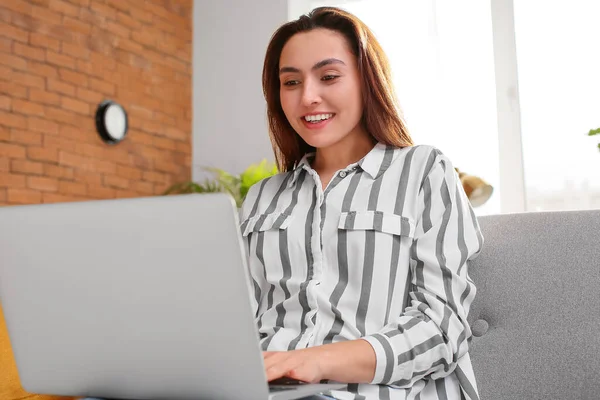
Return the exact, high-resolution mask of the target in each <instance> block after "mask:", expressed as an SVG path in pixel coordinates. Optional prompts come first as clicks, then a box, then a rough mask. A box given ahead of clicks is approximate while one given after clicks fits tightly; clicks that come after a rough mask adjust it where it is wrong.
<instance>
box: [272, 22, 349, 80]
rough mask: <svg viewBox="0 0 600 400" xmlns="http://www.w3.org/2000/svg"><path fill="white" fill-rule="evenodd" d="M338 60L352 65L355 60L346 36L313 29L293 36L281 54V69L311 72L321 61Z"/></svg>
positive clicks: (326, 30)
mask: <svg viewBox="0 0 600 400" xmlns="http://www.w3.org/2000/svg"><path fill="white" fill-rule="evenodd" d="M329 58H336V59H339V60H342V61H344V63H345V64H346V65H351V60H352V59H353V58H354V56H353V54H352V52H351V51H350V48H349V46H348V42H347V40H346V38H345V37H344V35H342V34H341V33H339V32H336V31H332V30H328V29H313V30H311V31H308V32H301V33H297V34H295V35H294V36H292V37H291V38H290V39H289V40H288V41H287V43H286V44H285V46H284V47H283V50H282V52H281V57H280V58H279V66H280V67H295V68H298V69H301V70H307V71H308V70H310V69H311V68H312V66H313V65H315V64H316V63H318V62H319V61H322V60H325V59H329Z"/></svg>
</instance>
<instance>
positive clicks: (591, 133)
mask: <svg viewBox="0 0 600 400" xmlns="http://www.w3.org/2000/svg"><path fill="white" fill-rule="evenodd" d="M594 135H600V128H598V129H590V131H589V132H588V136H594ZM598 150H600V143H598Z"/></svg>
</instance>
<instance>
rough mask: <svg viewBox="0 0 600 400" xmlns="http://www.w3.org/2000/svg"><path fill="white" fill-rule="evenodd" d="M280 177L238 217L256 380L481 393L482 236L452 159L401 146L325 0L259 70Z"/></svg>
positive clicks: (352, 21) (390, 94) (402, 395)
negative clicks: (254, 329) (478, 305)
mask: <svg viewBox="0 0 600 400" xmlns="http://www.w3.org/2000/svg"><path fill="white" fill-rule="evenodd" d="M263 91H264V94H265V99H266V101H267V114H268V121H269V127H270V135H271V140H272V143H273V149H274V152H275V157H276V159H277V163H278V165H279V170H280V171H281V173H280V174H278V175H275V176H273V177H270V178H267V179H265V180H263V181H261V182H260V183H259V184H257V185H255V186H253V187H252V188H251V189H250V191H249V193H248V195H247V197H246V200H245V202H244V204H243V207H242V210H241V221H242V224H241V229H242V232H243V236H244V237H245V239H246V244H247V248H248V250H249V255H250V260H249V267H250V275H251V277H252V281H253V287H254V295H255V296H254V308H255V317H256V322H257V325H258V328H259V332H260V335H261V345H262V348H263V350H264V351H265V353H264V360H265V369H266V373H267V377H268V379H269V380H273V379H278V378H280V377H283V376H285V377H290V378H295V379H300V380H304V381H309V382H319V381H321V380H333V381H338V382H344V383H349V386H348V390H347V391H345V392H344V391H333V392H331V395H332V396H334V397H335V398H340V399H354V398H367V399H380V398H388V399H406V398H415V397H420V399H421V400H434V399H436V400H437V399H442V398H452V399H455V398H456V399H458V398H466V399H470V400H475V399H478V394H477V389H476V384H475V378H474V373H473V370H472V368H471V362H470V358H469V354H468V348H469V338H470V336H471V331H470V328H469V326H468V324H467V323H466V317H467V314H468V311H469V307H470V304H471V302H472V301H473V297H474V295H475V287H474V285H473V282H472V281H471V280H470V279H469V277H468V264H469V262H470V260H472V259H474V258H475V257H476V256H477V254H478V253H479V251H480V250H481V247H482V244H483V238H482V236H481V233H480V231H479V226H478V224H477V220H476V218H475V216H474V213H473V210H472V209H471V206H470V204H469V201H468V199H467V198H466V195H465V193H464V190H463V188H462V186H461V185H460V181H459V179H458V176H457V174H456V172H455V169H454V167H453V166H452V163H451V162H450V160H449V159H448V157H446V156H445V155H444V154H443V153H442V152H441V151H439V150H438V149H436V148H434V147H431V146H413V142H412V139H411V136H410V134H409V133H408V130H407V128H406V126H405V123H404V121H403V118H402V116H401V112H400V109H399V107H398V104H397V101H396V96H395V93H394V90H393V87H392V84H391V76H390V69H389V65H388V61H387V57H386V56H385V54H384V52H383V51H382V49H381V46H380V45H379V43H378V42H377V40H376V39H375V37H374V36H373V34H372V32H371V31H370V30H369V28H367V26H366V25H365V24H364V23H362V22H361V21H360V20H359V19H358V18H356V17H355V16H354V15H352V14H350V13H348V12H345V11H343V10H341V9H338V8H334V7H322V8H317V9H315V10H313V11H312V12H310V13H309V14H307V15H304V16H301V17H300V18H299V19H298V20H295V21H292V22H290V23H287V24H285V25H283V26H282V27H280V28H279V29H278V30H277V31H276V32H275V34H274V35H273V37H272V39H271V42H270V44H269V46H268V48H267V53H266V57H265V64H264V68H263Z"/></svg>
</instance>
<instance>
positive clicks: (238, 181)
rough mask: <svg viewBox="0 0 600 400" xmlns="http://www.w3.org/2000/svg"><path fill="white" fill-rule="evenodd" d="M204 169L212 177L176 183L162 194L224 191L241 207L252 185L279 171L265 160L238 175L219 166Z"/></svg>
mask: <svg viewBox="0 0 600 400" xmlns="http://www.w3.org/2000/svg"><path fill="white" fill-rule="evenodd" d="M204 170H206V171H209V172H211V173H212V174H213V175H214V178H213V179H212V180H211V179H206V180H205V181H204V183H196V182H193V181H187V182H180V183H176V184H174V185H173V186H171V187H169V188H168V189H167V190H166V191H165V192H164V193H163V194H164V195H169V194H183V193H211V192H225V193H229V194H230V195H231V196H232V197H233V199H234V200H235V203H236V205H237V206H238V207H241V206H242V203H243V202H244V199H245V198H246V195H247V194H248V190H250V187H251V186H252V185H254V184H255V183H257V182H260V181H261V180H263V179H264V178H268V177H269V176H273V175H275V174H277V173H278V172H279V171H278V169H277V165H275V164H273V163H269V162H267V160H262V161H261V162H260V163H258V164H252V165H250V166H249V167H248V168H246V169H245V170H244V171H243V172H242V173H241V174H239V175H233V174H230V173H229V172H227V171H224V170H222V169H220V168H209V167H206V168H204Z"/></svg>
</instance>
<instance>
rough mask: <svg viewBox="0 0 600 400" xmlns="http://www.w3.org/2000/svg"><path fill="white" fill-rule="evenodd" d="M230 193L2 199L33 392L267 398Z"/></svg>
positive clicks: (16, 335) (13, 323)
mask: <svg viewBox="0 0 600 400" xmlns="http://www.w3.org/2000/svg"><path fill="white" fill-rule="evenodd" d="M248 282H249V281H248V275H247V269H246V254H245V250H244V245H243V242H242V238H241V235H240V234H239V228H238V216H237V210H236V208H235V205H234V203H233V201H232V199H231V198H230V197H229V196H227V195H225V194H202V195H194V194H192V195H178V196H160V197H147V198H136V199H119V200H102V201H87V202H78V203H62V204H46V205H30V206H11V207H4V208H0V301H1V304H2V307H3V310H4V314H5V319H6V323H7V328H8V332H9V337H10V340H11V344H12V348H13V351H14V355H15V360H16V363H17V368H18V372H19V376H20V379H21V383H22V385H23V387H24V389H25V390H27V391H29V392H32V393H46V394H58V395H65V396H88V395H93V396H98V397H107V398H131V399H158V398H173V399H188V398H189V399H192V398H194V399H197V398H214V399H217V398H223V399H227V398H237V397H239V396H240V390H242V393H243V395H244V398H248V399H266V398H267V396H268V388H267V385H266V383H265V382H266V376H265V372H264V366H263V363H262V355H261V350H260V347H259V342H258V333H257V330H256V327H255V324H254V320H253V315H252V310H251V306H250V293H251V292H250V290H249V289H250V288H249V286H248Z"/></svg>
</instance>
